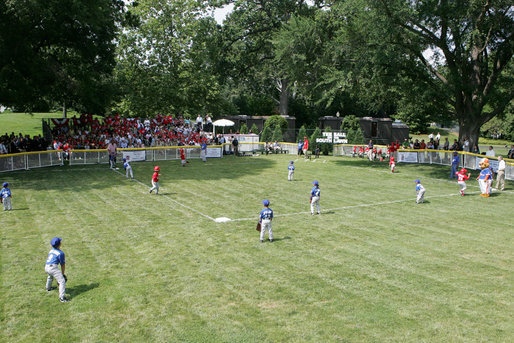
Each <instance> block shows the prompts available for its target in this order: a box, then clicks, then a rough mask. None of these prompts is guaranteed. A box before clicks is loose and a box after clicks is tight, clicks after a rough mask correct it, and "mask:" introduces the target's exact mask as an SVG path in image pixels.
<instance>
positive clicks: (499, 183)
mask: <svg viewBox="0 0 514 343" xmlns="http://www.w3.org/2000/svg"><path fill="white" fill-rule="evenodd" d="M505 167H506V165H505V161H504V159H503V156H498V174H497V175H496V189H498V190H500V191H502V192H503V190H504V189H505Z"/></svg>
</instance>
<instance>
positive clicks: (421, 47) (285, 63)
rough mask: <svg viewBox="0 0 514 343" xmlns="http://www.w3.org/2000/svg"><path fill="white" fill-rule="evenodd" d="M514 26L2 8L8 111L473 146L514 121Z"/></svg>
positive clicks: (238, 11) (318, 11) (457, 8)
mask: <svg viewBox="0 0 514 343" xmlns="http://www.w3.org/2000/svg"><path fill="white" fill-rule="evenodd" d="M227 4H233V5H234V7H233V11H232V12H231V13H229V14H228V16H227V17H226V19H225V20H224V22H223V23H222V24H218V23H216V21H215V20H214V19H213V18H212V17H211V16H210V15H209V14H210V13H212V11H213V10H214V9H216V8H220V7H222V6H226V5H227ZM513 24H514V19H513V15H512V4H511V1H507V0H496V1H491V0H437V1H436V0H423V1H409V0H345V1H322V0H316V1H304V0H252V1H236V0H176V1H169V0H140V1H121V0H92V1H89V2H87V4H86V3H85V2H82V1H78V0H58V1H49V2H41V1H36V0H27V1H21V0H18V1H16V0H12V1H4V2H1V3H0V103H1V104H2V105H6V106H13V107H15V108H19V109H25V110H32V109H35V108H38V107H41V106H43V105H46V106H55V105H56V104H59V105H64V106H65V107H66V106H69V107H73V108H74V109H77V110H79V111H89V112H96V113H99V114H103V113H108V112H110V111H115V112H119V113H121V114H124V115H129V116H148V115H150V116H151V115H156V114H158V113H172V114H178V115H184V116H192V115H193V116H196V115H197V114H205V113H213V114H214V116H221V115H229V114H246V115H273V114H281V115H284V114H291V115H294V116H296V118H297V124H298V125H303V124H306V125H308V126H313V125H315V123H317V118H318V117H319V116H323V115H334V114H335V113H336V112H340V114H341V115H342V116H343V117H346V116H349V115H355V116H356V117H361V116H379V117H386V116H387V117H393V118H397V119H401V120H403V121H405V122H407V123H408V124H409V125H411V127H412V128H413V130H414V131H422V130H424V129H425V128H426V127H427V125H428V124H429V123H430V122H432V121H435V122H439V123H448V124H449V123H450V122H456V123H458V124H459V126H460V135H461V139H463V138H464V137H468V138H469V139H470V141H471V144H474V143H475V142H476V140H477V138H478V134H479V132H480V129H481V128H482V127H483V126H484V124H486V123H488V122H489V121H490V120H491V119H493V118H498V119H496V120H495V121H493V122H492V124H490V125H488V126H487V127H486V129H484V130H483V131H484V132H489V131H491V130H498V129H499V123H497V120H501V119H502V118H511V116H512V108H513V106H512V99H513V96H514V91H513V89H514V87H513V86H514V85H513V66H512V53H513V49H514V46H513V45H514V43H513V39H512V32H513V26H514V25H513ZM351 119H353V117H349V118H348V121H350V120H351ZM353 120H355V119H353ZM493 124H494V125H493ZM352 127H353V128H354V129H356V128H355V125H352ZM510 128H511V125H503V126H501V130H503V131H506V134H509V132H508V131H509V130H511V129H510ZM271 132H272V131H271Z"/></svg>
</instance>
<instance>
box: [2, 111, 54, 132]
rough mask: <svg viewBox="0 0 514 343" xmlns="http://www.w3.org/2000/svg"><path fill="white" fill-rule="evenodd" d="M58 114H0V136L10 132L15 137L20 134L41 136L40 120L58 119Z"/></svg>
mask: <svg viewBox="0 0 514 343" xmlns="http://www.w3.org/2000/svg"><path fill="white" fill-rule="evenodd" d="M60 117H62V114H60V113H32V114H29V113H11V112H4V113H0V136H1V135H3V134H5V133H8V134H10V133H11V132H14V133H15V134H16V135H17V134H18V133H20V132H21V133H22V134H23V135H30V136H31V137H32V136H34V135H42V134H43V128H42V124H41V119H43V118H60Z"/></svg>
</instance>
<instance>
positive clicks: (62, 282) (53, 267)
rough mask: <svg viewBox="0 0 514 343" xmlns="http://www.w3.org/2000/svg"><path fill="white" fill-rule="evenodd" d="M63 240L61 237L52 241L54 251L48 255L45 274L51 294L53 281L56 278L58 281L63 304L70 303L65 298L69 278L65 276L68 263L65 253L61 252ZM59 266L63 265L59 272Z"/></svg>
mask: <svg viewBox="0 0 514 343" xmlns="http://www.w3.org/2000/svg"><path fill="white" fill-rule="evenodd" d="M61 241H62V239H61V238H59V237H54V238H52V240H51V241H50V245H51V246H52V250H50V252H49V253H48V258H47V259H46V263H45V272H46V273H47V274H48V278H47V279H46V290H47V291H48V292H50V291H51V290H52V281H53V280H54V278H55V279H56V280H57V283H58V284H59V300H60V301H61V302H62V303H65V302H68V301H69V300H68V299H66V297H65V296H64V294H65V292H66V281H67V279H68V278H67V277H66V275H65V274H64V270H65V268H66V262H65V259H64V253H63V252H62V251H61V250H60V247H61ZM59 264H60V265H61V269H60V270H59Z"/></svg>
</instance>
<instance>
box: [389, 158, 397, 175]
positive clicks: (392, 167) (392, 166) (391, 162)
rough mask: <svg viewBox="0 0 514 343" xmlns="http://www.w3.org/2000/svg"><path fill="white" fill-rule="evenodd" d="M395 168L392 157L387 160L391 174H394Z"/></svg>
mask: <svg viewBox="0 0 514 343" xmlns="http://www.w3.org/2000/svg"><path fill="white" fill-rule="evenodd" d="M395 166H396V162H394V157H391V159H390V160H389V167H390V168H391V173H394V168H395Z"/></svg>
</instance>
